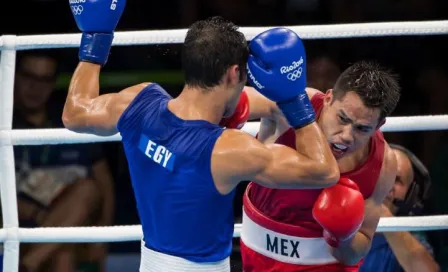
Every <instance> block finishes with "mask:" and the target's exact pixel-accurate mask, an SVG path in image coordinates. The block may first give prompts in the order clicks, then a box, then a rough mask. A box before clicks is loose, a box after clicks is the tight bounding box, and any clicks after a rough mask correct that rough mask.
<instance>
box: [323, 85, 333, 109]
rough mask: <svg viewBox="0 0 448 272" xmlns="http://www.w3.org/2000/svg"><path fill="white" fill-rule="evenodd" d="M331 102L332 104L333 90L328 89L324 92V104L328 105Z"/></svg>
mask: <svg viewBox="0 0 448 272" xmlns="http://www.w3.org/2000/svg"><path fill="white" fill-rule="evenodd" d="M331 102H333V89H328V90H327V91H326V92H325V96H324V103H325V104H327V105H329V104H331Z"/></svg>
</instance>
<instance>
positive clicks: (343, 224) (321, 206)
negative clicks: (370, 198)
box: [313, 178, 364, 248]
mask: <svg viewBox="0 0 448 272" xmlns="http://www.w3.org/2000/svg"><path fill="white" fill-rule="evenodd" d="M313 217H314V219H315V220H316V221H317V222H318V223H319V224H320V225H321V226H322V228H323V229H324V238H325V240H326V242H327V243H328V244H329V245H330V246H332V247H335V248H337V247H338V246H339V244H340V243H341V242H343V241H347V240H349V239H350V238H351V237H353V235H355V234H356V232H357V231H358V230H359V228H360V227H361V224H362V222H363V221H364V197H363V195H362V194H361V192H360V191H359V188H358V185H356V183H355V182H353V181H352V180H350V179H347V178H341V179H340V180H339V181H338V183H337V184H336V185H334V186H332V187H329V188H326V189H324V190H323V191H322V193H320V195H319V197H318V198H317V201H316V202H315V203H314V206H313Z"/></svg>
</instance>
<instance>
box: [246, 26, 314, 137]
mask: <svg viewBox="0 0 448 272" xmlns="http://www.w3.org/2000/svg"><path fill="white" fill-rule="evenodd" d="M249 51H250V54H249V59H248V63H247V68H248V80H249V82H250V83H251V85H252V86H253V87H254V88H255V89H257V90H258V91H259V92H260V93H262V94H263V95H264V96H266V97H267V98H269V99H271V100H272V101H275V102H277V105H278V106H279V108H280V109H281V110H282V112H283V114H284V115H285V117H286V119H287V120H288V121H289V123H290V125H291V126H293V127H296V128H297V127H302V126H305V125H307V124H309V123H311V122H312V121H314V118H315V117H314V109H313V107H312V105H311V103H310V101H309V99H308V96H307V94H306V92H305V88H306V67H305V65H306V54H305V48H304V46H303V43H302V40H301V39H300V37H299V36H298V35H297V34H296V33H295V32H293V31H292V30H290V29H287V28H274V29H270V30H267V31H265V32H263V33H261V34H259V35H258V36H256V37H255V38H254V39H253V40H252V41H251V42H250V45H249Z"/></svg>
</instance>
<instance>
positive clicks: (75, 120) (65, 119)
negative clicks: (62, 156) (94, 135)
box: [62, 112, 89, 133]
mask: <svg viewBox="0 0 448 272" xmlns="http://www.w3.org/2000/svg"><path fill="white" fill-rule="evenodd" d="M83 119H84V118H83V117H82V116H81V114H73V113H66V112H64V113H63V114H62V123H63V124H64V127H65V128H66V129H68V130H70V131H73V132H76V133H88V132H89V131H88V129H87V126H86V125H85V122H84V120H83Z"/></svg>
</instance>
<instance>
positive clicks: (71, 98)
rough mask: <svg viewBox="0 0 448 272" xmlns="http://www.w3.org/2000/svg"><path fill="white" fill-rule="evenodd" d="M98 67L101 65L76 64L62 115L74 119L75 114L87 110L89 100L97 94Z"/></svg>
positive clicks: (80, 113)
mask: <svg viewBox="0 0 448 272" xmlns="http://www.w3.org/2000/svg"><path fill="white" fill-rule="evenodd" d="M100 69H101V66H100V65H97V64H92V63H87V62H80V63H79V64H78V67H77V68H76V70H75V72H74V74H73V77H72V80H71V82H70V86H69V90H68V94H67V99H66V102H65V105H64V113H63V116H66V117H70V120H76V119H78V118H76V116H77V115H82V114H84V113H85V112H86V111H88V109H89V107H90V103H91V101H92V100H93V99H94V98H96V97H98V95H99V89H100V88H99V77H100ZM74 117H75V118H74Z"/></svg>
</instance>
